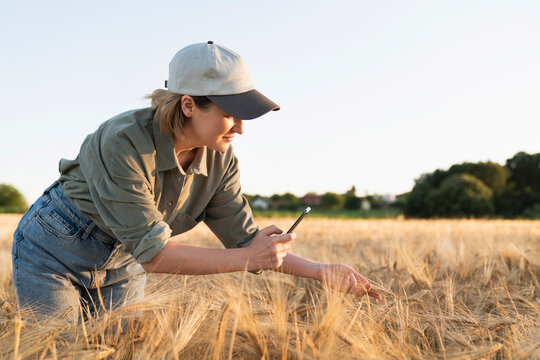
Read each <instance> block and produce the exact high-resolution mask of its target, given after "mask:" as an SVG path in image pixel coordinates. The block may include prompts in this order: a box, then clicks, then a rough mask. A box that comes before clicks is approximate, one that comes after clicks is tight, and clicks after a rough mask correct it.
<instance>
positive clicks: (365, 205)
mask: <svg viewBox="0 0 540 360" xmlns="http://www.w3.org/2000/svg"><path fill="white" fill-rule="evenodd" d="M360 208H361V209H362V210H363V211H370V210H371V204H370V203H369V200H368V199H362V203H361V204H360Z"/></svg>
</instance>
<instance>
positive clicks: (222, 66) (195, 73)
mask: <svg viewBox="0 0 540 360" xmlns="http://www.w3.org/2000/svg"><path fill="white" fill-rule="evenodd" d="M165 86H166V87H167V88H168V90H169V91H171V92H174V93H177V94H184V95H193V96H207V97H208V98H209V99H210V101H212V102H213V103H214V104H216V105H217V106H218V107H219V108H221V109H222V110H223V111H225V112H226V113H227V114H229V115H232V116H234V117H236V118H239V119H242V120H250V119H255V118H257V117H259V116H262V115H264V114H266V113H267V112H269V111H271V110H274V111H276V110H279V106H278V105H277V104H276V103H274V102H273V101H272V100H270V99H269V98H267V97H266V96H264V95H263V94H261V93H260V92H259V91H257V90H255V86H254V85H253V82H252V81H251V76H250V75H249V72H248V70H247V67H246V65H245V63H244V61H243V60H242V58H241V57H240V55H238V54H236V53H235V52H234V51H232V50H230V49H227V48H226V47H224V46H220V45H217V44H214V42H213V41H208V42H207V43H199V44H193V45H190V46H187V47H185V48H183V49H181V50H180V51H178V53H176V55H175V56H174V58H173V59H172V61H171V63H170V64H169V80H168V81H166V85H165Z"/></svg>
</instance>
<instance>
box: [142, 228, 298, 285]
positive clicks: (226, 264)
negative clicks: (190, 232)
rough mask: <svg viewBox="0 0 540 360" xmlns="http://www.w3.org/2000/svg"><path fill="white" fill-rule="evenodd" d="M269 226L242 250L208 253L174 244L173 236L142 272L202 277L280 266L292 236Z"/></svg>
mask: <svg viewBox="0 0 540 360" xmlns="http://www.w3.org/2000/svg"><path fill="white" fill-rule="evenodd" d="M281 233H282V231H281V230H280V229H278V228H277V227H276V226H274V225H271V226H268V227H266V228H264V229H262V230H260V231H259V232H258V233H257V235H256V236H255V238H254V239H253V242H252V243H251V244H250V245H249V246H248V247H246V248H238V249H212V248H202V247H198V246H193V245H188V244H183V243H180V242H174V241H171V240H174V236H173V237H171V238H170V239H169V241H168V242H167V244H166V245H165V247H164V248H163V249H162V250H161V251H160V252H159V253H158V254H157V255H156V256H155V257H154V258H153V259H152V260H151V261H149V262H146V263H143V264H141V265H142V266H143V268H144V270H145V271H146V272H156V273H168V274H183V275H205V274H217V273H225V272H233V271H242V270H259V269H261V270H269V269H277V268H278V267H280V266H281V264H282V262H283V258H284V257H285V256H286V255H287V252H288V251H289V248H290V245H289V242H290V241H291V240H293V239H294V238H295V237H296V236H295V234H294V233H290V234H283V235H280V234H281Z"/></svg>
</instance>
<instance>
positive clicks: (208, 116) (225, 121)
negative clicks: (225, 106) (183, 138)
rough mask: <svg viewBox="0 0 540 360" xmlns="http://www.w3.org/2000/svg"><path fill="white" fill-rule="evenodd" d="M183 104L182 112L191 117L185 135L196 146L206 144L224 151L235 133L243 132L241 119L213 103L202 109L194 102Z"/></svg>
mask: <svg viewBox="0 0 540 360" xmlns="http://www.w3.org/2000/svg"><path fill="white" fill-rule="evenodd" d="M185 105H186V111H184V113H185V114H186V116H189V117H190V118H191V120H190V122H189V125H188V127H189V130H188V134H187V135H188V137H189V138H190V140H191V141H190V142H194V143H195V144H198V146H207V147H208V148H210V149H212V150H215V151H219V152H224V151H226V150H227V148H228V147H229V144H230V143H231V142H232V141H233V138H234V136H235V134H243V133H244V131H243V123H242V120H241V119H238V118H235V117H232V116H231V115H229V114H227V113H226V112H225V111H223V110H221V109H220V108H219V107H218V106H217V105H215V104H209V106H208V107H207V108H204V109H202V108H199V107H197V106H196V105H195V103H194V102H193V103H192V104H190V103H186V104H185ZM182 110H184V103H183V104H182Z"/></svg>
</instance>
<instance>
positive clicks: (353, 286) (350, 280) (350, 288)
mask: <svg viewBox="0 0 540 360" xmlns="http://www.w3.org/2000/svg"><path fill="white" fill-rule="evenodd" d="M345 279H346V280H347V284H346V286H347V288H346V289H345V290H346V291H347V292H348V293H351V294H354V293H356V292H357V288H358V283H357V281H356V277H354V274H351V273H347V276H346V277H345Z"/></svg>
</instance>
